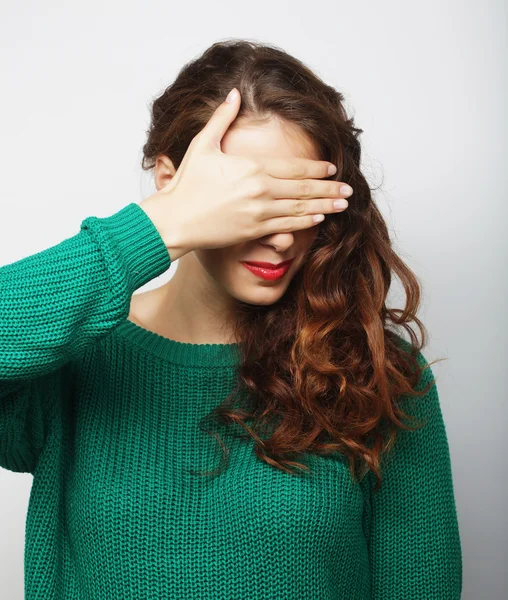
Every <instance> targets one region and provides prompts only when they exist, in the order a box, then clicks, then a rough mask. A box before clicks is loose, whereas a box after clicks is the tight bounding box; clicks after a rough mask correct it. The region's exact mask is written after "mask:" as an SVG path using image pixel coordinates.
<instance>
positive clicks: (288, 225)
mask: <svg viewBox="0 0 508 600" xmlns="http://www.w3.org/2000/svg"><path fill="white" fill-rule="evenodd" d="M292 225H293V219H292V218H291V217H284V218H283V219H282V224H281V227H282V231H291V229H292Z"/></svg>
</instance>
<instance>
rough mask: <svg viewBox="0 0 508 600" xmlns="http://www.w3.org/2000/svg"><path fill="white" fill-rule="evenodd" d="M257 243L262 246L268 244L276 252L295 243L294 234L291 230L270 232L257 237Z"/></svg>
mask: <svg viewBox="0 0 508 600" xmlns="http://www.w3.org/2000/svg"><path fill="white" fill-rule="evenodd" d="M258 241H259V243H260V244H263V245H264V246H270V247H271V248H273V249H274V250H276V251H277V252H284V251H285V250H287V249H288V248H291V246H292V245H293V244H294V243H295V236H294V234H293V233H291V232H287V233H270V234H268V235H265V236H263V237H262V238H259V240H258Z"/></svg>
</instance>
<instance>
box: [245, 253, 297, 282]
mask: <svg viewBox="0 0 508 600" xmlns="http://www.w3.org/2000/svg"><path fill="white" fill-rule="evenodd" d="M293 260H294V259H293V258H291V259H289V260H285V261H284V262H281V263H279V264H277V265H274V264H273V263H266V262H258V261H242V264H243V266H244V267H245V268H246V269H248V270H249V271H250V272H251V273H253V274H254V275H257V276H258V277H261V279H267V280H269V281H274V280H276V279H280V278H281V277H284V275H285V274H286V273H287V272H288V271H289V267H290V266H291V263H292V262H293ZM266 265H267V266H266Z"/></svg>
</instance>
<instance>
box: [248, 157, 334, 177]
mask: <svg viewBox="0 0 508 600" xmlns="http://www.w3.org/2000/svg"><path fill="white" fill-rule="evenodd" d="M256 159H257V160H259V161H260V162H261V164H262V165H263V168H264V171H265V173H268V175H271V176H272V177H277V178H279V179H321V178H323V177H330V176H331V175H335V173H336V172H337V167H336V166H335V165H334V164H333V163H331V162H328V161H326V160H313V159H311V158H301V157H295V158H272V157H266V158H265V157H256ZM329 169H330V171H329Z"/></svg>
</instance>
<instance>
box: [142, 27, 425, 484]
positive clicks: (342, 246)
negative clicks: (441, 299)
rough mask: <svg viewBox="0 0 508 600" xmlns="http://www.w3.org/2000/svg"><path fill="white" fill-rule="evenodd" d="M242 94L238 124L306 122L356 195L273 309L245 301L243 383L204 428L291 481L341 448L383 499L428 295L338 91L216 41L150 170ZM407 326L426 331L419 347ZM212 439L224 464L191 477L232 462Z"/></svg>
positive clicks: (416, 369)
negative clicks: (244, 444) (393, 232)
mask: <svg viewBox="0 0 508 600" xmlns="http://www.w3.org/2000/svg"><path fill="white" fill-rule="evenodd" d="M233 87H236V88H237V89H239V90H240V92H241V108H240V111H239V113H238V116H237V119H248V120H249V121H252V120H256V121H263V120H265V119H269V118H270V117H272V116H277V117H279V118H282V119H285V120H286V121H290V122H293V123H295V124H297V125H299V127H300V128H301V129H302V130H303V131H304V132H305V133H306V134H307V135H308V136H309V137H310V139H311V140H313V142H314V143H315V145H316V148H317V149H318V151H319V152H320V154H321V158H322V159H323V160H327V161H330V162H332V163H334V164H335V165H337V173H336V175H335V176H334V177H333V179H336V180H338V181H344V182H347V183H349V184H350V185H351V186H352V188H353V190H354V193H353V195H352V196H350V197H349V199H348V200H349V208H348V209H347V210H346V211H344V212H341V213H337V214H331V215H327V217H326V219H325V221H324V222H322V223H321V224H320V226H319V229H318V232H317V235H316V237H315V239H314V243H313V245H312V247H311V249H310V250H309V252H308V254H307V256H306V260H305V263H304V264H303V265H302V267H301V269H300V270H299V271H298V272H297V273H296V275H295V277H294V278H293V280H292V281H291V283H290V284H289V287H288V289H287V290H286V293H285V294H284V296H283V297H282V298H280V299H279V300H278V301H277V302H275V303H274V304H272V305H270V306H253V305H249V304H247V303H243V302H238V310H237V314H236V320H235V323H234V324H233V329H234V337H235V339H238V340H242V342H241V349H242V354H243V356H242V361H241V363H240V364H239V365H238V382H237V384H238V385H237V387H236V389H235V390H234V391H233V393H232V394H231V395H230V396H228V398H226V400H224V401H223V402H222V403H221V405H219V406H218V407H216V408H215V409H214V410H213V411H212V413H210V414H209V415H207V416H206V417H205V418H204V419H203V420H202V421H201V422H200V426H201V427H202V428H203V427H204V426H205V425H206V422H212V423H213V422H214V423H215V425H217V426H219V427H221V426H222V425H229V426H230V427H229V431H230V432H231V433H232V432H233V431H234V430H235V429H236V431H237V436H238V437H244V438H245V437H249V436H250V437H251V438H253V439H254V441H255V445H254V451H255V453H256V455H257V456H258V457H259V458H260V459H261V460H264V461H266V462H267V463H268V464H270V465H272V466H273V467H277V468H280V469H282V470H284V471H286V472H288V473H291V474H296V472H295V471H293V468H296V469H301V470H306V469H308V467H307V466H306V465H305V464H302V463H299V462H296V461H295V458H297V457H303V453H304V452H308V453H314V454H321V455H326V454H330V453H333V452H340V453H342V455H344V456H346V457H347V459H348V461H349V468H350V472H351V475H352V476H353V477H354V476H355V475H356V474H357V475H358V476H359V477H362V478H363V476H364V475H365V474H367V472H368V471H369V470H370V471H371V474H372V473H373V474H374V475H375V477H376V479H377V486H376V489H378V488H379V487H380V486H381V475H380V457H381V455H382V454H383V453H384V452H386V451H388V450H389V449H390V448H391V447H392V446H393V444H394V441H395V438H396V435H397V431H398V429H399V428H401V427H402V428H404V429H411V427H409V426H407V425H406V424H404V423H403V422H402V420H401V419H403V418H407V417H408V415H407V414H406V413H404V412H403V411H402V408H401V406H400V402H399V401H400V400H401V398H402V397H405V396H406V397H407V396H413V397H416V396H421V395H423V394H424V393H425V392H427V390H428V389H429V387H430V386H431V385H432V384H433V383H434V380H431V381H430V382H429V383H428V385H427V386H426V387H425V389H422V390H420V391H417V386H418V383H419V382H420V378H421V374H422V371H423V370H424V369H426V368H430V365H428V364H426V361H425V359H424V358H423V355H422V354H421V352H420V351H421V349H422V348H423V347H424V346H425V344H426V336H427V333H426V330H425V327H424V326H423V324H422V322H421V321H420V320H419V319H418V318H417V316H416V313H417V311H418V309H419V305H420V296H421V288H420V285H419V282H418V280H417V278H416V276H415V275H414V273H413V272H412V271H411V270H410V269H409V268H408V266H407V265H406V264H405V263H404V262H403V260H401V258H400V257H399V256H398V255H397V254H396V253H395V251H394V249H393V248H392V244H391V241H390V237H389V233H388V229H387V226H386V224H385V221H384V219H383V217H382V215H381V213H380V211H379V209H378V208H377V206H376V204H375V203H374V201H373V199H372V197H371V189H370V188H369V185H368V183H367V181H366V179H365V177H364V175H363V174H362V172H361V170H360V157H361V147H360V142H359V139H358V138H359V135H360V134H361V133H362V132H363V130H362V129H359V128H357V127H355V125H354V120H353V118H349V117H348V115H347V114H346V110H345V108H344V106H343V101H344V97H343V95H342V94H341V93H340V92H338V91H337V90H335V89H334V88H333V87H331V86H329V85H327V84H326V83H324V82H323V81H322V80H321V79H320V78H319V77H318V76H317V75H316V74H315V73H313V72H312V71H311V70H310V69H309V68H308V67H307V66H305V65H304V64H303V63H302V62H301V61H299V60H298V59H296V58H294V57H292V56H290V55H289V54H287V53H286V52H284V51H283V50H281V49H280V48H278V47H276V46H274V45H269V44H261V43H257V42H254V41H249V40H240V39H228V40H225V41H219V42H217V43H214V44H213V45H212V46H210V47H209V48H208V49H207V50H206V51H205V52H204V53H203V54H201V56H199V57H198V58H196V59H194V60H192V61H191V62H188V63H187V64H185V65H184V67H183V68H182V69H181V70H180V72H179V73H178V75H177V77H176V79H175V81H174V82H173V83H172V84H171V85H170V86H169V87H167V88H166V89H165V90H164V92H163V93H162V94H161V95H160V96H159V97H157V98H156V99H155V100H154V101H153V104H152V115H151V123H150V127H149V130H148V131H147V134H148V138H147V141H146V143H145V145H144V146H143V160H142V168H143V169H144V170H150V169H153V168H154V166H155V160H156V158H157V156H158V155H160V154H165V155H166V156H168V157H169V158H170V159H171V160H172V161H173V163H174V165H175V168H178V166H179V165H180V163H181V161H182V159H183V156H184V155H185V152H186V151H187V148H188V146H189V144H190V142H191V140H192V138H193V137H194V136H195V135H197V134H198V133H199V131H200V130H201V129H202V128H203V127H204V126H205V124H206V123H207V121H208V120H209V119H210V117H211V115H212V113H213V111H214V110H215V109H216V108H217V106H218V105H219V104H220V103H221V102H223V101H224V98H225V97H226V95H227V94H228V92H229V91H230V90H231V89H232V88H233ZM392 273H393V274H396V275H397V276H398V278H399V280H400V282H401V284H402V286H403V288H404V291H405V295H406V303H405V306H404V308H403V309H396V308H388V307H387V306H386V300H387V295H388V291H389V288H390V284H391V281H392ZM410 322H414V323H415V324H416V325H417V327H418V328H419V330H420V333H421V341H420V342H418V340H417V336H416V334H415V333H414V331H413V330H412V328H411V327H410V325H409V323H410ZM396 326H398V327H399V330H398V331H397V329H396ZM390 327H391V329H390ZM401 329H404V330H405V331H406V332H407V333H408V334H409V337H410V340H411V341H410V342H407V341H406V340H404V339H403V337H401V335H399V333H400V332H401ZM434 362H436V361H434ZM430 373H432V371H430ZM239 392H245V393H240V394H239ZM205 430H206V431H207V432H208V433H210V434H211V435H214V436H215V437H216V438H217V439H218V441H219V443H220V445H221V448H222V450H223V455H222V459H221V465H220V466H219V467H218V469H216V470H214V471H209V472H203V471H201V472H196V471H193V473H195V474H196V473H198V474H201V475H213V474H217V473H219V472H221V471H222V470H223V468H224V467H225V465H226V464H227V458H228V456H229V452H228V449H227V448H226V446H225V445H224V443H223V441H222V439H221V438H220V436H218V435H217V433H218V432H217V431H212V430H211V429H209V428H207V429H205ZM411 430H412V429H411Z"/></svg>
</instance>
